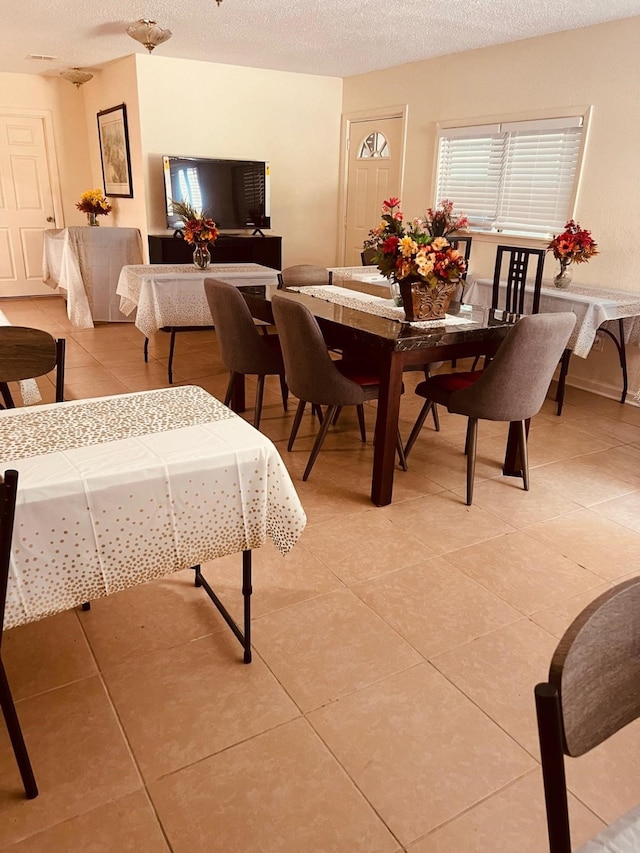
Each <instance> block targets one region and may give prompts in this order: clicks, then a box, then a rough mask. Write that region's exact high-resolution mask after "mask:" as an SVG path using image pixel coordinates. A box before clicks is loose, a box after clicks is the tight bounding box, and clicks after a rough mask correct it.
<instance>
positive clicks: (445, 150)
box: [436, 130, 504, 229]
mask: <svg viewBox="0 0 640 853" xmlns="http://www.w3.org/2000/svg"><path fill="white" fill-rule="evenodd" d="M503 149H504V139H503V137H502V135H500V134H495V133H492V132H491V131H490V130H489V131H488V132H487V131H485V132H484V133H482V134H480V135H478V136H457V137H451V136H443V137H441V138H440V147H439V155H438V180H437V189H436V203H438V202H441V201H443V199H450V200H452V201H453V202H454V203H455V206H456V212H460V211H464V213H465V214H466V215H467V216H468V217H469V222H470V224H471V226H472V227H473V226H475V227H476V228H483V229H489V228H491V227H492V226H493V223H494V220H495V218H496V216H497V214H498V197H499V191H500V176H501V173H502V159H503Z"/></svg>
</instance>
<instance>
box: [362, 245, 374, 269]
mask: <svg viewBox="0 0 640 853" xmlns="http://www.w3.org/2000/svg"><path fill="white" fill-rule="evenodd" d="M377 254H378V250H377V249H374V248H373V247H372V246H369V248H367V249H363V250H362V251H361V252H360V260H361V261H362V266H363V267H370V266H373V265H374V264H375V262H376V255H377Z"/></svg>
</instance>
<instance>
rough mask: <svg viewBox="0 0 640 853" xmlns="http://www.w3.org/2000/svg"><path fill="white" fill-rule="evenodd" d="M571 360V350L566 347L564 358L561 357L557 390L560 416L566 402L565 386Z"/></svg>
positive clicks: (557, 412)
mask: <svg viewBox="0 0 640 853" xmlns="http://www.w3.org/2000/svg"><path fill="white" fill-rule="evenodd" d="M570 360H571V350H570V349H566V350H565V351H564V352H563V353H562V358H561V359H560V376H559V377H558V389H557V391H556V403H557V404H558V408H557V410H556V414H557V415H558V416H559V415H561V414H562V406H563V404H564V386H565V384H566V380H567V373H568V372H569V361H570Z"/></svg>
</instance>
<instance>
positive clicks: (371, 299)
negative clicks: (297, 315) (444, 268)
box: [287, 284, 473, 329]
mask: <svg viewBox="0 0 640 853" xmlns="http://www.w3.org/2000/svg"><path fill="white" fill-rule="evenodd" d="M287 290H293V291H296V292H297V293H304V294H305V295H306V296H315V297H317V298H318V299H324V300H325V301H326V302H333V303H334V304H335V305H342V306H343V307H345V308H354V309H355V310H356V311H364V312H365V314H375V315H376V316H377V317H386V319H387V320H397V321H398V322H399V323H406V322H407V321H406V319H405V313H404V308H398V307H397V306H396V305H395V303H394V301H393V299H390V298H388V297H385V296H372V295H371V294H369V293H360V291H357V290H349V289H348V288H346V287H340V286H338V285H331V284H322V285H311V286H306V287H288V288H287ZM469 323H473V320H471V318H470V317H454V316H452V315H451V314H447V316H446V317H445V318H444V319H442V320H416V321H414V322H413V323H411V324H410V325H411V326H412V327H414V328H416V329H436V328H440V327H442V326H466V325H468V324H469Z"/></svg>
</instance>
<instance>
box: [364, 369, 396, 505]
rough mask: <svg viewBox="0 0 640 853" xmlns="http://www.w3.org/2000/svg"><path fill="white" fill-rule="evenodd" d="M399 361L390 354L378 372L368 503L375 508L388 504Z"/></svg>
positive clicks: (389, 498) (391, 482)
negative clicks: (371, 503) (376, 406)
mask: <svg viewBox="0 0 640 853" xmlns="http://www.w3.org/2000/svg"><path fill="white" fill-rule="evenodd" d="M402 368H403V364H402V358H401V355H400V353H390V354H389V360H388V362H387V364H386V365H385V366H383V368H382V370H381V373H380V395H379V397H378V415H377V418H376V439H375V446H374V449H373V475H372V478H371V500H372V501H373V503H374V504H375V505H376V506H386V505H387V504H390V503H391V498H392V495H393V471H394V468H395V464H396V438H397V433H398V417H399V415H400V396H401V394H402Z"/></svg>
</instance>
